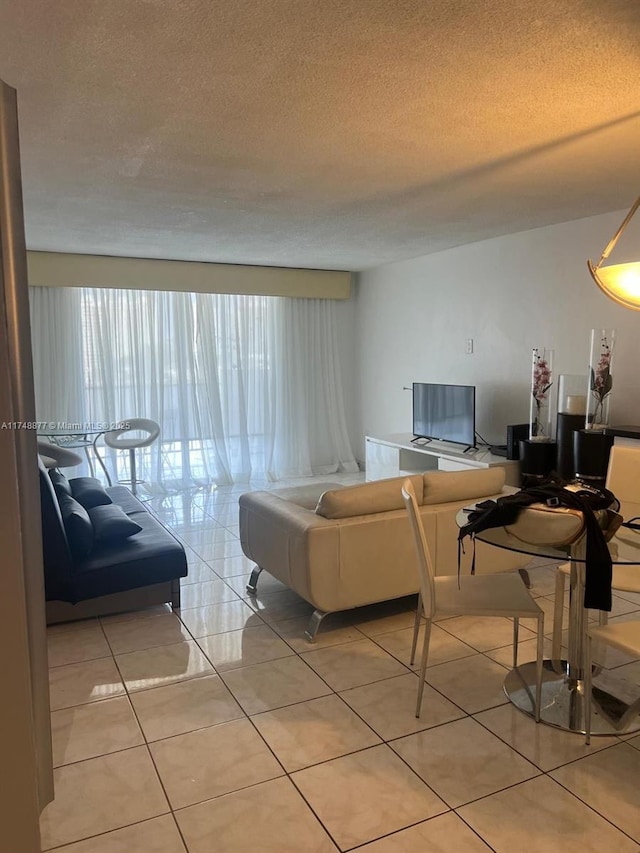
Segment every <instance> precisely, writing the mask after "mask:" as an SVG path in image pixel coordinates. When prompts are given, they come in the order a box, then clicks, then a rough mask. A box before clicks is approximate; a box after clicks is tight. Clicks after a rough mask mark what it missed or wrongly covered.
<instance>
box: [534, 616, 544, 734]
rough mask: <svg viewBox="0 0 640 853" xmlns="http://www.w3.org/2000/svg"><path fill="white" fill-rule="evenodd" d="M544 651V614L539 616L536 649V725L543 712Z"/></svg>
mask: <svg viewBox="0 0 640 853" xmlns="http://www.w3.org/2000/svg"><path fill="white" fill-rule="evenodd" d="M543 650H544V613H541V614H540V615H539V616H538V643H537V647H536V709H535V710H536V723H539V722H540V712H541V710H542V654H543Z"/></svg>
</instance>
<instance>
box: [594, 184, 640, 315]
mask: <svg viewBox="0 0 640 853" xmlns="http://www.w3.org/2000/svg"><path fill="white" fill-rule="evenodd" d="M638 207H640V197H638V198H637V199H636V201H635V202H634V204H633V205H632V207H631V210H630V211H629V213H627V215H626V216H625V218H624V221H623V223H622V225H621V226H620V227H619V228H618V230H617V231H616V233H615V234H614V235H613V237H612V238H611V240H609V243H608V245H607V247H606V249H605V250H604V252H603V253H602V255H600V260H599V261H598V263H597V264H594V263H593V262H592V261H587V266H588V267H589V272H590V273H591V275H592V276H593V280H594V281H595V283H596V284H597V285H598V287H599V288H600V290H601V291H602V292H603V293H605V294H606V295H607V296H608V297H609V298H610V299H613V300H614V302H617V303H618V304H619V305H623V306H624V307H625V308H632V309H633V310H634V311H640V261H632V262H631V263H627V264H610V265H608V266H604V267H603V266H602V263H603V261H606V259H607V258H608V257H609V255H610V253H611V252H612V250H613V249H614V248H615V245H616V243H617V242H618V240H619V239H620V236H621V235H622V232H623V231H624V229H625V228H626V227H627V225H628V224H629V221H630V219H631V217H632V216H633V214H634V213H635V212H636V210H637V209H638Z"/></svg>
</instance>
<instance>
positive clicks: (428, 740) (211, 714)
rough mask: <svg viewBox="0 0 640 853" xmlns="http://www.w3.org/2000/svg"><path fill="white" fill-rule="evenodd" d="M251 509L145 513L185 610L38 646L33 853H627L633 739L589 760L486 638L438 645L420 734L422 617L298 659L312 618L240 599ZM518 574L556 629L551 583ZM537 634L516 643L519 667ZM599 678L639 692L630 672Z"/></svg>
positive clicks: (389, 617) (638, 841) (335, 622)
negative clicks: (40, 757)
mask: <svg viewBox="0 0 640 853" xmlns="http://www.w3.org/2000/svg"><path fill="white" fill-rule="evenodd" d="M332 479H333V480H341V481H343V482H345V483H349V482H354V481H355V480H356V479H357V478H353V477H341V476H339V475H337V476H334V477H332ZM304 482H305V483H308V480H305V481H304ZM280 485H283V484H280ZM284 485H294V483H293V482H291V483H286V484H284ZM253 487H254V488H265V487H267V486H266V484H254V486H253ZM243 491H246V487H244V488H243V487H240V486H234V487H230V488H219V489H217V490H215V491H211V492H204V491H194V492H188V493H187V492H185V493H180V494H178V495H174V496H172V497H170V498H166V499H162V500H158V499H156V500H154V501H152V502H151V503H150V506H151V507H152V508H153V510H154V511H155V512H156V513H157V514H158V516H159V517H160V518H161V519H162V520H163V521H164V522H165V523H166V524H167V525H169V526H170V527H171V528H172V529H173V530H174V531H175V532H176V534H177V535H178V536H180V537H181V538H182V539H183V541H184V543H185V547H186V549H187V553H188V556H189V565H190V575H189V577H188V578H185V580H184V584H183V599H182V604H183V607H182V609H181V610H180V611H179V612H175V613H172V612H171V610H170V609H169V608H168V607H163V608H152V609H151V610H148V611H142V612H137V613H129V614H119V615H117V616H112V617H107V618H104V619H93V620H88V621H85V622H79V623H72V624H67V625H60V626H55V627H52V628H50V629H49V654H50V672H51V704H52V715H51V717H52V730H53V741H54V761H55V765H56V771H55V775H56V799H55V801H54V802H53V803H52V804H50V805H49V806H48V807H47V808H46V809H45V811H44V813H43V816H42V841H43V850H52V849H55V850H57V851H59V853H116V851H118V853H119V851H127V853H128V851H131V853H185V851H188V853H212V851H214V850H215V851H218V850H219V851H221V853H249V851H252V850H257V851H260V853H324V852H325V851H327V853H329V851H336V850H341V851H345V850H351V849H355V848H357V849H358V850H361V851H367V853H414V852H415V853H417V852H418V851H420V853H424V851H435V853H448V851H451V853H480V852H481V851H482V850H495V851H498V853H502V851H504V853H507V851H508V853H513V851H517V850H524V849H526V850H527V851H538V850H539V851H545V853H549V851H555V850H562V851H566V853H571V851H580V853H584V851H602V850H614V849H615V850H616V851H617V853H626V851H639V850H640V818H639V814H640V809H638V795H637V789H638V779H640V736H635V737H607V738H593V740H592V744H591V746H590V747H585V746H584V743H583V738H582V737H581V736H578V735H570V734H567V733H565V732H561V731H559V730H557V729H552V728H549V727H548V726H543V725H540V726H536V725H535V723H534V722H533V721H532V720H531V719H529V718H528V717H526V716H525V715H523V714H521V713H520V712H519V711H517V710H516V709H515V708H513V706H512V705H510V704H509V703H508V702H507V700H506V697H505V695H504V693H503V691H502V681H503V679H504V676H505V674H506V671H507V669H508V668H509V666H510V660H511V648H510V638H511V631H510V626H509V624H508V623H507V621H506V620H499V619H495V620H494V619H489V620H483V622H482V623H481V622H480V620H477V619H471V618H460V617H454V618H451V619H445V620H441V621H439V622H438V624H437V626H434V628H433V631H432V640H431V661H430V664H431V665H430V667H429V670H428V673H427V681H428V684H427V686H426V688H425V695H424V705H423V711H422V716H421V718H420V719H419V720H417V719H416V718H415V716H414V702H415V695H416V689H417V678H416V674H415V671H414V670H415V667H414V668H413V670H412V669H411V668H410V667H409V660H408V658H409V650H410V643H411V625H412V619H413V615H412V612H411V608H412V606H414V605H415V602H414V601H413V600H402V601H400V602H390V603H389V604H386V605H377V606H374V607H368V608H361V609H359V610H356V611H351V612H349V613H343V614H336V615H334V616H330V617H328V618H327V619H326V620H325V622H324V623H323V625H322V627H321V632H320V634H319V636H318V641H317V643H316V644H314V645H310V644H309V643H307V642H306V641H305V639H304V637H303V631H304V627H305V625H306V622H307V619H308V617H309V615H310V613H311V609H312V608H310V607H309V605H307V604H306V603H305V602H304V601H302V600H301V599H299V598H298V597H297V596H295V595H294V594H293V593H291V592H290V591H288V590H286V589H285V588H284V587H283V586H282V584H280V583H278V581H276V580H275V579H274V578H270V577H269V576H268V575H267V574H266V572H265V573H263V574H262V576H261V577H260V580H259V582H258V591H259V594H258V596H257V599H251V598H250V597H248V596H247V593H246V591H245V586H246V582H247V579H248V577H249V574H250V572H251V568H252V564H251V563H250V562H249V561H248V560H247V559H246V558H244V557H243V555H242V551H241V549H240V545H239V541H238V527H237V499H238V495H239V494H240V493H242V492H243ZM530 574H531V578H532V582H533V588H532V593H533V594H534V595H536V596H537V597H540V598H541V600H542V601H543V602H544V605H545V607H546V608H547V609H549V610H550V608H551V607H552V604H553V591H554V567H553V565H551V564H548V563H545V562H544V561H541V560H537V561H535V562H534V563H533V564H532V567H531V569H530ZM550 612H551V610H550ZM614 613H616V614H619V617H618V618H621V619H625V618H627V619H628V618H640V596H633V595H625V594H622V595H620V596H616V597H615V599H614ZM550 621H551V620H550V619H549V620H548V630H549V631H550V629H551V624H550ZM532 636H533V635H532V633H531V632H530V631H527V630H526V629H525V628H523V629H522V631H521V638H520V639H521V646H520V649H521V652H520V654H521V657H522V658H523V659H527V658H529V659H531V658H532V657H533V655H534V654H535V643H534V642H533V641H532V639H531V638H532ZM608 664H609V665H610V666H615V667H617V668H618V667H619V668H620V671H621V672H624V673H625V675H626V676H627V677H628V678H630V679H635V680H636V681H637V680H638V678H640V663H638V662H633V661H631V660H630V659H628V658H624V657H623V656H615V657H612V658H611V659H610V660H609V662H608Z"/></svg>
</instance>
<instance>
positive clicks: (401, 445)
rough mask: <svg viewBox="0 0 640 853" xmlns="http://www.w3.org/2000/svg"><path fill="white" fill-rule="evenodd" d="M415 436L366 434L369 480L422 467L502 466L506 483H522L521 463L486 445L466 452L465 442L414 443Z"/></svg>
mask: <svg viewBox="0 0 640 853" xmlns="http://www.w3.org/2000/svg"><path fill="white" fill-rule="evenodd" d="M412 438H413V436H412V435H410V434H401V435H385V436H373V435H368V436H366V438H365V443H366V456H365V477H366V480H367V481H369V480H385V479H387V478H389V477H401V476H402V475H403V474H420V473H422V472H423V471H436V470H438V471H468V470H469V469H470V468H496V467H500V468H504V472H505V483H506V485H508V486H517V487H520V465H519V463H518V462H517V461H513V460H509V459H505V458H504V456H494V455H493V453H491V452H490V451H489V450H488V449H486V448H481V449H479V450H469V451H467V452H466V453H465V452H464V447H463V446H462V445H457V444H450V443H448V442H446V441H430V442H428V443H427V444H422V443H418V442H414V443H412V442H411V439H412Z"/></svg>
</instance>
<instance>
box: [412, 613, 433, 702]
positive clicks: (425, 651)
mask: <svg viewBox="0 0 640 853" xmlns="http://www.w3.org/2000/svg"><path fill="white" fill-rule="evenodd" d="M430 639H431V619H427V621H426V622H425V626H424V640H423V641H422V658H421V660H420V683H419V685H418V700H417V702H416V717H419V716H420V710H421V708H422V694H423V693H424V681H425V678H426V677H427V660H428V658H429V640H430Z"/></svg>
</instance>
